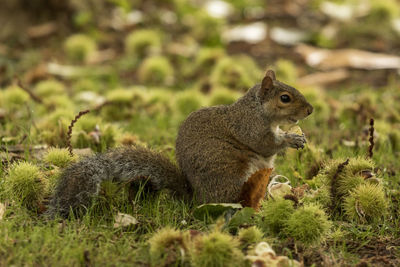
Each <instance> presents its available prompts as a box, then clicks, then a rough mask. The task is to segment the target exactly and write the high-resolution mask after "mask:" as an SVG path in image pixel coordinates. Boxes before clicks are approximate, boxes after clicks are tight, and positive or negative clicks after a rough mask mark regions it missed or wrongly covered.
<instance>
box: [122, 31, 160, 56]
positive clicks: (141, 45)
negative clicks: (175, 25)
mask: <svg viewBox="0 0 400 267" xmlns="http://www.w3.org/2000/svg"><path fill="white" fill-rule="evenodd" d="M160 36H161V34H160V33H159V32H157V31H156V30H149V29H144V30H136V31H133V32H131V33H130V34H129V35H128V36H127V37H126V39H125V51H126V53H127V55H128V56H133V57H136V58H139V59H140V58H144V57H146V56H149V55H152V54H157V53H159V52H160V51H161V43H162V42H161V37H160Z"/></svg>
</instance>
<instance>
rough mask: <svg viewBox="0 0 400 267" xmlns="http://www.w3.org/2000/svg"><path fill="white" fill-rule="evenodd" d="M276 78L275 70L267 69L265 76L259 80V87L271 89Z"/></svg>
mask: <svg viewBox="0 0 400 267" xmlns="http://www.w3.org/2000/svg"><path fill="white" fill-rule="evenodd" d="M275 80H276V77H275V72H274V71H273V70H267V72H266V73H265V76H264V78H263V80H262V82H261V88H263V89H272V87H273V83H274V82H273V81H275Z"/></svg>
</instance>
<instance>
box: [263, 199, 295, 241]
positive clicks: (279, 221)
mask: <svg viewBox="0 0 400 267" xmlns="http://www.w3.org/2000/svg"><path fill="white" fill-rule="evenodd" d="M294 211H295V209H294V207H293V202H292V201H290V200H285V199H277V200H268V201H264V202H263V203H262V207H261V210H260V212H259V219H258V220H257V226H258V227H260V229H261V230H262V231H263V232H264V233H272V234H280V233H281V230H282V229H283V228H284V227H285V223H286V221H287V220H288V219H289V217H290V216H291V215H292V213H293V212H294Z"/></svg>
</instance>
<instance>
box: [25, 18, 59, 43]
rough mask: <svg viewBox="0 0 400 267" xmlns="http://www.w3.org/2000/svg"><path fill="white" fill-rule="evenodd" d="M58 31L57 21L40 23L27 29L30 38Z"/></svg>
mask: <svg viewBox="0 0 400 267" xmlns="http://www.w3.org/2000/svg"><path fill="white" fill-rule="evenodd" d="M56 31H57V24H56V23H55V22H47V23H44V24H40V25H35V26H31V27H29V28H28V30H27V34H28V36H29V38H33V39H35V38H41V37H46V36H49V35H51V34H53V33H55V32H56Z"/></svg>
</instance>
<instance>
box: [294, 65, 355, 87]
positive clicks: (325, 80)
mask: <svg viewBox="0 0 400 267" xmlns="http://www.w3.org/2000/svg"><path fill="white" fill-rule="evenodd" d="M349 77H350V73H349V71H347V70H345V69H337V70H332V71H326V72H315V73H311V74H309V75H306V76H303V77H301V78H300V79H299V80H298V83H299V84H301V85H303V86H309V85H326V84H330V83H335V82H340V81H343V80H345V79H347V78H349Z"/></svg>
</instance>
